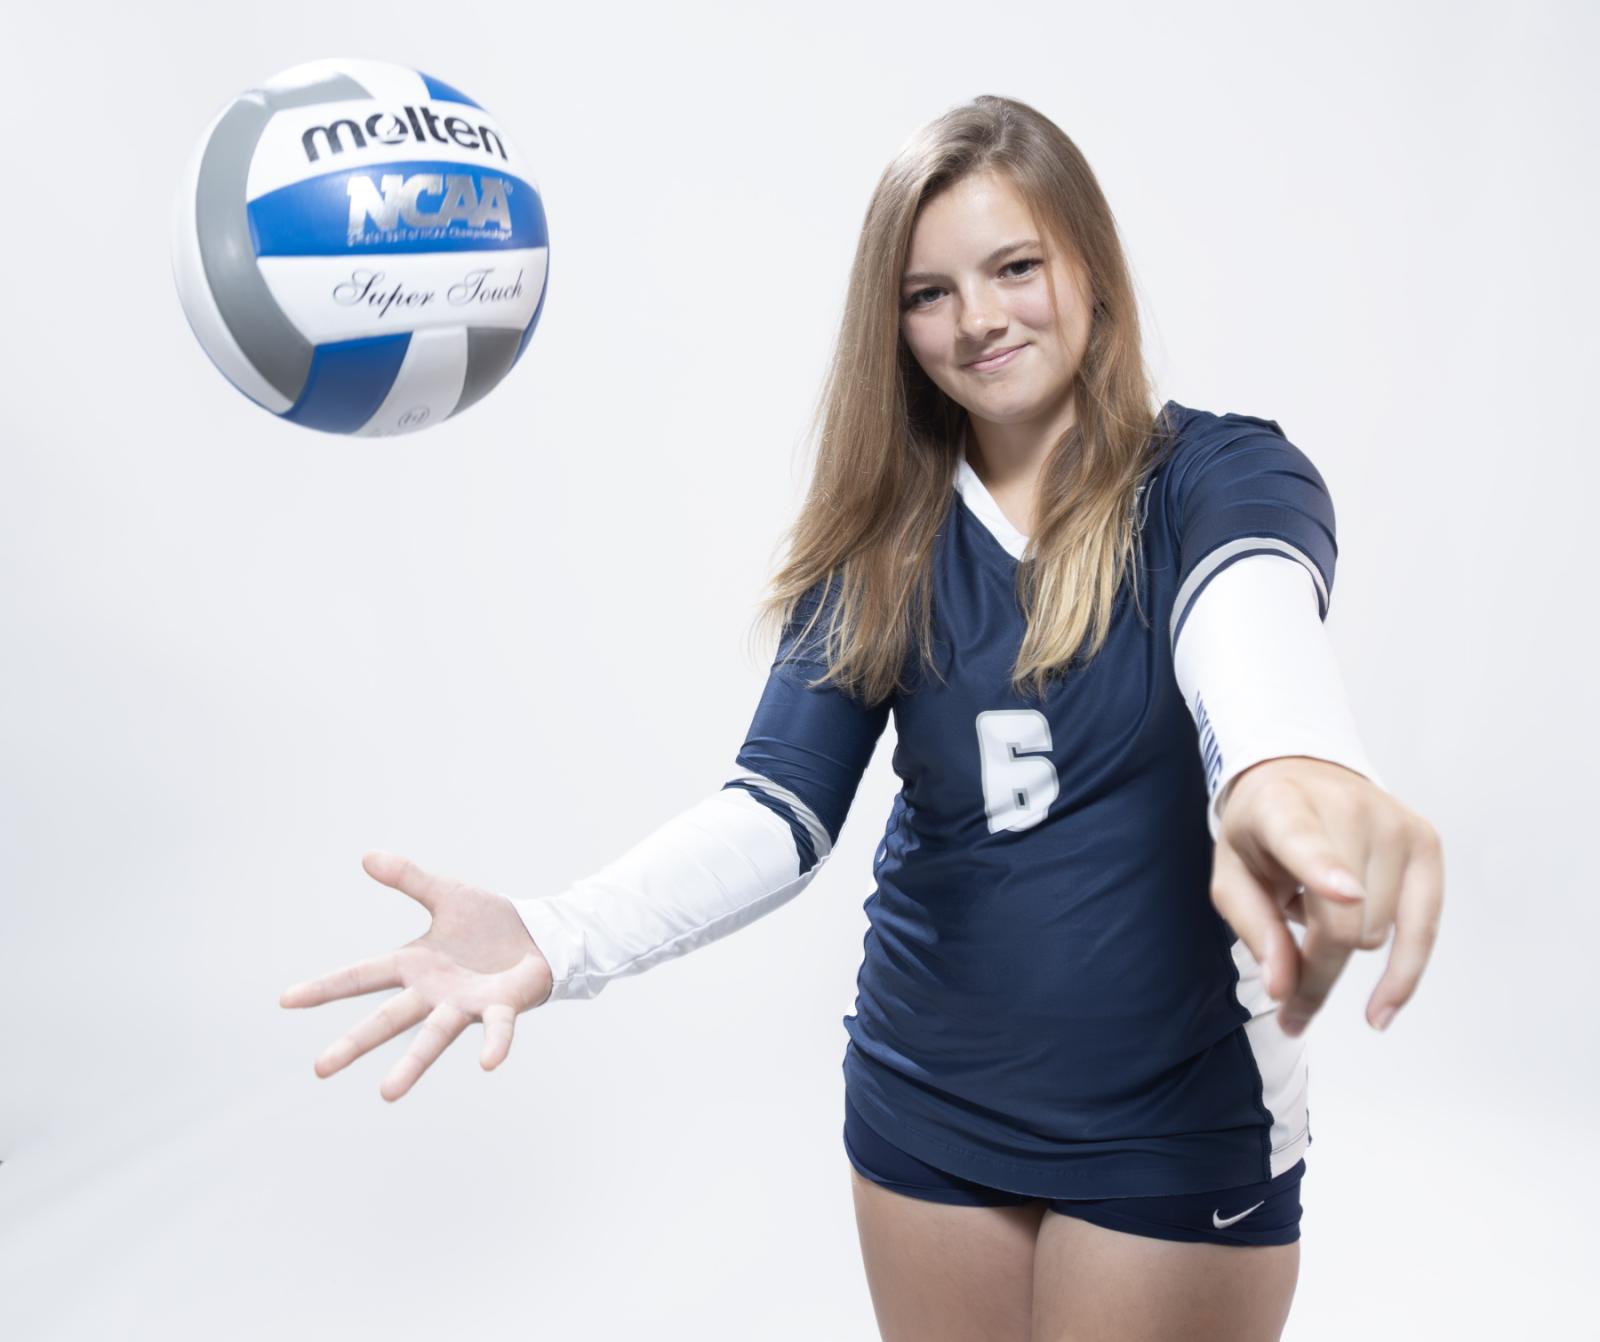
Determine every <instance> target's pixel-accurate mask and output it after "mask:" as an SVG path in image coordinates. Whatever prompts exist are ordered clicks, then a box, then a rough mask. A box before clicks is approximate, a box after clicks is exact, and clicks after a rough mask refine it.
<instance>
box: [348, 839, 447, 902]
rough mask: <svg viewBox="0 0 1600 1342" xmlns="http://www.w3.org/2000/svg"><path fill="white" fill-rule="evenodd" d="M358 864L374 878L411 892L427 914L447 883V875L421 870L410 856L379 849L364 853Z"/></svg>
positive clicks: (403, 891)
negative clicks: (436, 874)
mask: <svg viewBox="0 0 1600 1342" xmlns="http://www.w3.org/2000/svg"><path fill="white" fill-rule="evenodd" d="M361 865H362V867H363V868H364V869H365V871H366V873H367V875H368V876H370V877H372V879H373V880H375V881H382V882H383V884H384V885H387V886H389V887H390V888H391V889H394V890H399V891H400V892H401V893H402V894H407V895H410V896H411V898H412V899H414V900H416V901H417V903H418V904H420V905H422V907H423V908H425V909H426V910H427V911H428V912H429V913H432V912H433V911H434V908H435V906H436V905H437V904H438V901H439V896H440V894H441V893H443V891H444V889H445V888H446V887H447V886H448V885H449V880H448V878H446V877H442V876H435V875H434V874H433V873H432V872H428V871H424V870H423V869H422V868H421V867H419V866H418V865H417V864H416V863H415V862H413V861H412V860H411V859H410V858H408V857H401V856H399V855H398V854H396V853H386V852H384V851H383V850H382V849H378V848H374V849H373V850H372V851H371V852H367V853H363V854H362V855H361Z"/></svg>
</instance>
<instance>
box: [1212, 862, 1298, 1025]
mask: <svg viewBox="0 0 1600 1342" xmlns="http://www.w3.org/2000/svg"><path fill="white" fill-rule="evenodd" d="M1211 902H1212V903H1213V904H1214V905H1215V906H1216V909H1217V912H1218V913H1220V914H1221V915H1222V916H1223V918H1224V919H1226V920H1227V923H1228V926H1229V927H1231V928H1232V929H1233V930H1234V932H1235V933H1237V934H1238V936H1239V937H1240V939H1241V940H1242V941H1243V942H1244V944H1245V945H1246V946H1247V947H1248V948H1249V950H1250V954H1251V955H1253V956H1255V958H1256V962H1257V963H1258V964H1260V966H1261V981H1262V983H1263V985H1264V986H1265V987H1266V990H1267V995H1268V996H1269V997H1274V998H1280V997H1282V996H1283V995H1284V994H1286V993H1289V992H1291V991H1293V989H1294V985H1295V983H1296V981H1297V980H1298V978H1299V955H1300V953H1299V950H1298V948H1297V947H1296V946H1295V941H1294V936H1293V935H1292V934H1291V933H1290V931H1289V927H1288V924H1286V923H1285V922H1284V920H1283V917H1282V915H1281V914H1280V913H1279V911H1278V902H1277V900H1275V899H1274V898H1273V897H1272V893H1271V892H1270V891H1269V890H1268V889H1267V888H1266V887H1265V886H1264V885H1262V884H1261V882H1260V881H1259V880H1258V879H1257V878H1256V875H1255V873H1254V872H1252V871H1251V870H1250V868H1249V867H1247V866H1246V865H1245V863H1244V859H1243V858H1242V857H1240V855H1239V853H1238V851H1237V850H1236V849H1235V848H1234V847H1233V845H1232V844H1231V843H1229V842H1228V841H1227V840H1226V839H1221V840H1219V841H1218V843H1217V848H1216V855H1215V857H1214V859H1213V863H1212V870H1211Z"/></svg>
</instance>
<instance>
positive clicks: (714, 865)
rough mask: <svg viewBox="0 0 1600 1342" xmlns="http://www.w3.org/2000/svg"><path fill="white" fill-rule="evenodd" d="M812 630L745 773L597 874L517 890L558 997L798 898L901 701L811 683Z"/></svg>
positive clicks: (788, 648)
mask: <svg viewBox="0 0 1600 1342" xmlns="http://www.w3.org/2000/svg"><path fill="white" fill-rule="evenodd" d="M802 609H805V604H804V603H802ZM798 627H799V621H798V620H791V621H790V624H789V627H788V628H787V629H786V630H785V633H784V637H783V639H782V640H781V641H780V644H779V648H778V653H777V656H776V658H775V660H774V662H773V666H772V670H771V673H770V674H769V676H768V678H767V684H766V688H765V689H764V691H763V692H762V695H761V701H760V703H759V705H758V706H757V708H756V712H755V717H754V718H753V720H752V721H751V723H750V730H749V732H748V733H747V734H746V736H745V742H744V745H743V747H742V748H741V749H740V750H739V753H738V754H737V756H736V757H735V761H734V762H735V764H736V765H737V767H738V772H736V773H735V774H734V775H733V776H732V777H731V778H730V779H729V780H728V781H727V782H726V783H724V784H723V785H722V787H721V789H720V790H718V791H717V792H715V793H713V794H712V795H711V796H709V797H706V798H705V799H703V800H702V801H700V802H698V803H697V804H696V805H694V806H691V807H690V808H689V809H688V810H687V811H684V812H682V813H681V814H680V815H677V816H675V817H673V818H672V819H671V820H669V821H667V822H666V823H665V824H664V825H662V826H660V827H659V828H657V829H656V830H654V831H652V832H651V833H650V834H648V835H647V836H646V837H645V838H644V839H643V840H641V841H640V842H639V843H638V844H636V845H635V846H634V847H633V848H631V849H629V850H628V851H627V852H626V853H624V854H623V855H622V856H621V857H619V858H617V859H615V860H614V861H612V862H611V863H609V864H608V865H606V866H604V867H602V868H601V869H600V870H599V871H597V872H595V873H594V875H592V876H587V877H584V878H583V879H581V880H578V881H575V882H573V884H571V885H570V886H568V887H567V888H566V889H564V890H562V891H560V892H558V893H556V894H553V895H546V896H542V897H534V898H528V899H516V898H513V899H511V903H512V905H513V906H514V907H515V908H516V910H517V912H518V913H519V914H520V915H521V917H522V920H523V923H524V925H525V926H526V927H527V929H528V932H529V934H530V935H531V936H532V937H533V940H534V942H535V943H536V944H537V946H538V947H539V950H540V951H541V952H543V954H544V956H545V958H546V960H548V961H549V964H550V970H551V973H552V975H553V980H554V981H553V984H552V987H551V990H550V995H549V997H548V998H546V999H545V1000H547V1001H549V1000H553V999H556V998H583V997H593V996H594V995H595V994H596V993H598V992H599V991H600V990H601V989H602V988H604V987H605V986H606V984H608V983H610V982H611V981H612V980H613V979H616V978H621V977H623V976H625V975H628V974H638V973H641V972H642V971H644V970H646V969H649V968H650V967H651V966H652V965H655V964H659V963H660V962H661V961H663V960H668V959H672V958H674V957H676V956H679V955H684V954H686V953H687V952H689V951H692V950H694V949H695V948H697V947H699V946H704V945H706V944H707V943H708V942H712V941H716V940H717V939H719V938H721V937H724V936H726V935H727V934H728V933H730V932H733V931H735V930H736V929H738V928H741V927H744V926H745V925H746V924H748V923H751V922H754V921H755V920H756V919H757V918H759V917H761V916H762V915H763V914H766V913H770V912H771V911H772V910H773V909H775V908H777V907H778V906H779V905H780V904H784V903H787V902H788V901H789V900H791V899H793V898H794V897H795V896H796V895H797V894H799V893H800V891H801V890H803V889H805V887H806V886H807V885H808V884H809V883H810V882H811V880H812V878H813V877H815V876H816V874H817V872H818V871H819V870H820V869H821V867H822V864H823V863H824V862H825V861H827V859H828V855H829V853H831V852H832V850H833V845H834V843H835V842H836V841H837V840H838V837H839V831H840V830H841V829H842V828H843V826H844V821H845V816H846V814H847V813H848V811H849V809H850V803H851V801H852V800H853V799H854V797H855V793H856V788H857V786H858V784H859V783H860V781H861V776H862V774H863V773H864V772H865V771H866V767H867V764H868V762H869V761H870V760H871V758H872V752H873V749H874V747H875V746H876V745H877V741H878V737H879V736H881V735H882V733H883V728H884V725H885V723H886V722H887V721H888V716H889V707H888V704H887V702H884V703H881V704H879V705H877V706H876V707H873V708H869V707H867V706H866V705H864V704H863V703H861V702H860V701H859V700H857V699H856V698H854V697H853V696H850V695H847V694H845V693H844V692H843V691H841V690H838V689H835V688H833V687H831V686H819V687H816V688H808V687H807V685H806V682H807V681H808V680H814V679H816V678H817V677H819V676H821V675H822V673H823V666H822V663H821V661H820V659H819V658H817V657H816V655H815V644H814V643H812V644H808V646H807V648H805V649H801V648H799V647H798V646H797V641H796V637H795V631H796V630H797V628H798ZM807 654H810V655H807Z"/></svg>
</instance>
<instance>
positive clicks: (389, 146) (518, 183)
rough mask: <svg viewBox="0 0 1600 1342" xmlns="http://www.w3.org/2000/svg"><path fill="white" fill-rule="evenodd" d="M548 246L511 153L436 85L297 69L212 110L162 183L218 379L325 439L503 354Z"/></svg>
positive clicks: (404, 411)
mask: <svg viewBox="0 0 1600 1342" xmlns="http://www.w3.org/2000/svg"><path fill="white" fill-rule="evenodd" d="M549 252H550V246H549V238H548V233H547V229H546V225H545V215H544V206H543V203H542V201H541V200H540V197H539V189H538V186H537V185H536V183H535V181H534V178H533V174H532V173H531V172H529V171H528V167H527V164H526V163H525V162H524V160H523V159H522V158H521V157H520V156H519V154H518V153H517V151H516V149H515V148H514V147H513V145H512V142H511V140H510V139H509V138H508V137H507V135H506V133H505V131H504V129H503V128H502V127H501V125H500V123H499V122H498V121H496V120H495V118H494V117H493V116H491V115H490V114H489V113H488V112H487V111H485V110H484V109H483V108H482V107H480V106H479V105H478V104H477V103H475V102H474V101H473V100H472V99H471V98H469V97H467V96H466V95H465V94H464V93H461V92H459V91H458V90H457V89H454V88H452V87H451V86H450V85H449V84H446V83H443V82H441V81H440V80H437V79H434V78H433V77H431V76H429V75H425V74H422V73H420V72H419V71H416V70H411V69H407V68H406V67H404V66H399V65H390V64H385V63H383V62H379V61H363V60H326V61H312V62H309V63H307V64H305V65H297V66H294V67H293V68H292V69H289V70H285V71H284V72H283V73H282V74H279V75H277V76H275V77H274V78H273V79H271V80H269V81H268V82H267V83H266V84H265V85H264V86H262V87H261V88H256V89H250V90H248V91H247V92H245V93H242V94H240V95H239V97H238V98H236V99H234V101H233V102H231V103H230V104H229V105H228V106H227V107H225V108H224V109H223V110H222V111H221V112H220V113H219V114H218V115H217V117H216V119H215V120H213V121H212V123H211V124H210V126H208V127H207V128H206V131H205V134H204V135H203V136H202V137H201V140H200V144H199V146H198V148H197V149H196V150H195V153H194V157H193V159H192V161H191V163H190V165H189V170H188V173H187V176H186V178H185V180H184V182H183V184H182V186H181V187H180V189H179V193H178V202H177V210H176V220H175V228H174V238H173V270H174V272H175V275H176V278H177V282H178V295H179V298H180V300H181V301H182V303H183V310H184V313H185V314H186V315H187V317H188V319H189V325H190V326H191V327H192V328H193V330H194V333H195V335H196V336H197V337H198V338H199V340H200V344H201V345H202V346H203V347H204V348H205V351H206V353H207V354H208V355H209V356H210V357H211V361H212V362H213V363H214V364H216V366H217V367H218V368H219V369H220V370H221V371H222V373H223V375H224V376H225V377H226V378H227V379H228V380H229V381H230V382H232V383H233V385H234V386H235V387H237V388H238V389H239V390H240V391H242V392H243V393H244V394H245V395H246V396H248V397H249V398H250V399H251V400H252V401H254V402H256V404H258V405H261V406H264V407H265V408H266V409H268V410H270V411H271V412H272V413H273V414H275V415H278V416H279V417H280V418H283V419H286V420H290V421H292V422H293V423H296V424H302V425H304V426H305V427H307V428H311V429H321V430H323V431H324V432H327V433H345V434H360V435H364V436H379V435H387V434H395V433H409V432H413V431H415V430H417V429H422V428H427V427H428V426H430V425H433V424H437V423H439V422H440V421H441V420H444V419H448V418H449V417H450V416H451V415H457V414H460V413H461V411H463V410H465V409H466V408H467V407H468V406H470V405H473V404H474V403H476V402H477V401H479V400H481V399H482V398H483V397H484V396H485V395H486V394H487V393H488V392H489V391H490V389H491V388H493V387H494V386H495V385H496V384H497V383H498V382H499V381H500V380H501V378H503V377H505V375H506V374H507V373H509V372H510V371H511V369H512V368H513V367H514V366H515V365H516V362H517V360H518V359H520V358H521V357H522V352H523V350H525V349H526V348H527V346H528V341H529V339H530V338H531V337H532V335H533V331H534V328H535V327H536V326H537V325H538V324H539V313H540V311H541V309H542V308H543V306H544V295H545V280H546V275H547V272H548V258H549Z"/></svg>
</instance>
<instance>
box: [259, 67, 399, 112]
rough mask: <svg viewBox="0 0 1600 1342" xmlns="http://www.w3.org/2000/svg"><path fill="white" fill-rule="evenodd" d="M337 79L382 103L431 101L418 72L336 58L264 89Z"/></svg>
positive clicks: (290, 72)
mask: <svg viewBox="0 0 1600 1342" xmlns="http://www.w3.org/2000/svg"><path fill="white" fill-rule="evenodd" d="M335 75H348V76H349V77H350V78H351V79H353V80H355V81H356V83H358V84H360V85H361V87H362V88H364V89H366V91H367V92H368V93H370V94H371V95H372V96H373V97H374V98H376V99H378V100H379V101H380V102H392V103H398V104H404V103H419V102H427V101H428V85H427V83H426V82H425V81H424V80H423V78H422V76H421V75H419V74H418V73H417V72H416V71H415V70H408V69H406V68H405V67H404V66H402V65H390V64H388V63H387V62H384V61H366V60H359V59H356V58H354V57H343V56H336V57H333V58H332V59H329V60H321V61H306V62H304V63H303V64H300V65H294V66H290V67H289V69H287V70H284V71H281V72H280V73H278V74H276V75H274V76H273V77H272V79H271V81H270V82H269V83H266V84H263V85H262V87H263V88H267V89H271V90H273V91H274V92H277V91H280V90H283V89H294V88H304V87H305V86H306V85H307V84H319V83H321V82H322V81H323V80H324V79H332V78H333V77H334V76H335Z"/></svg>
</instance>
